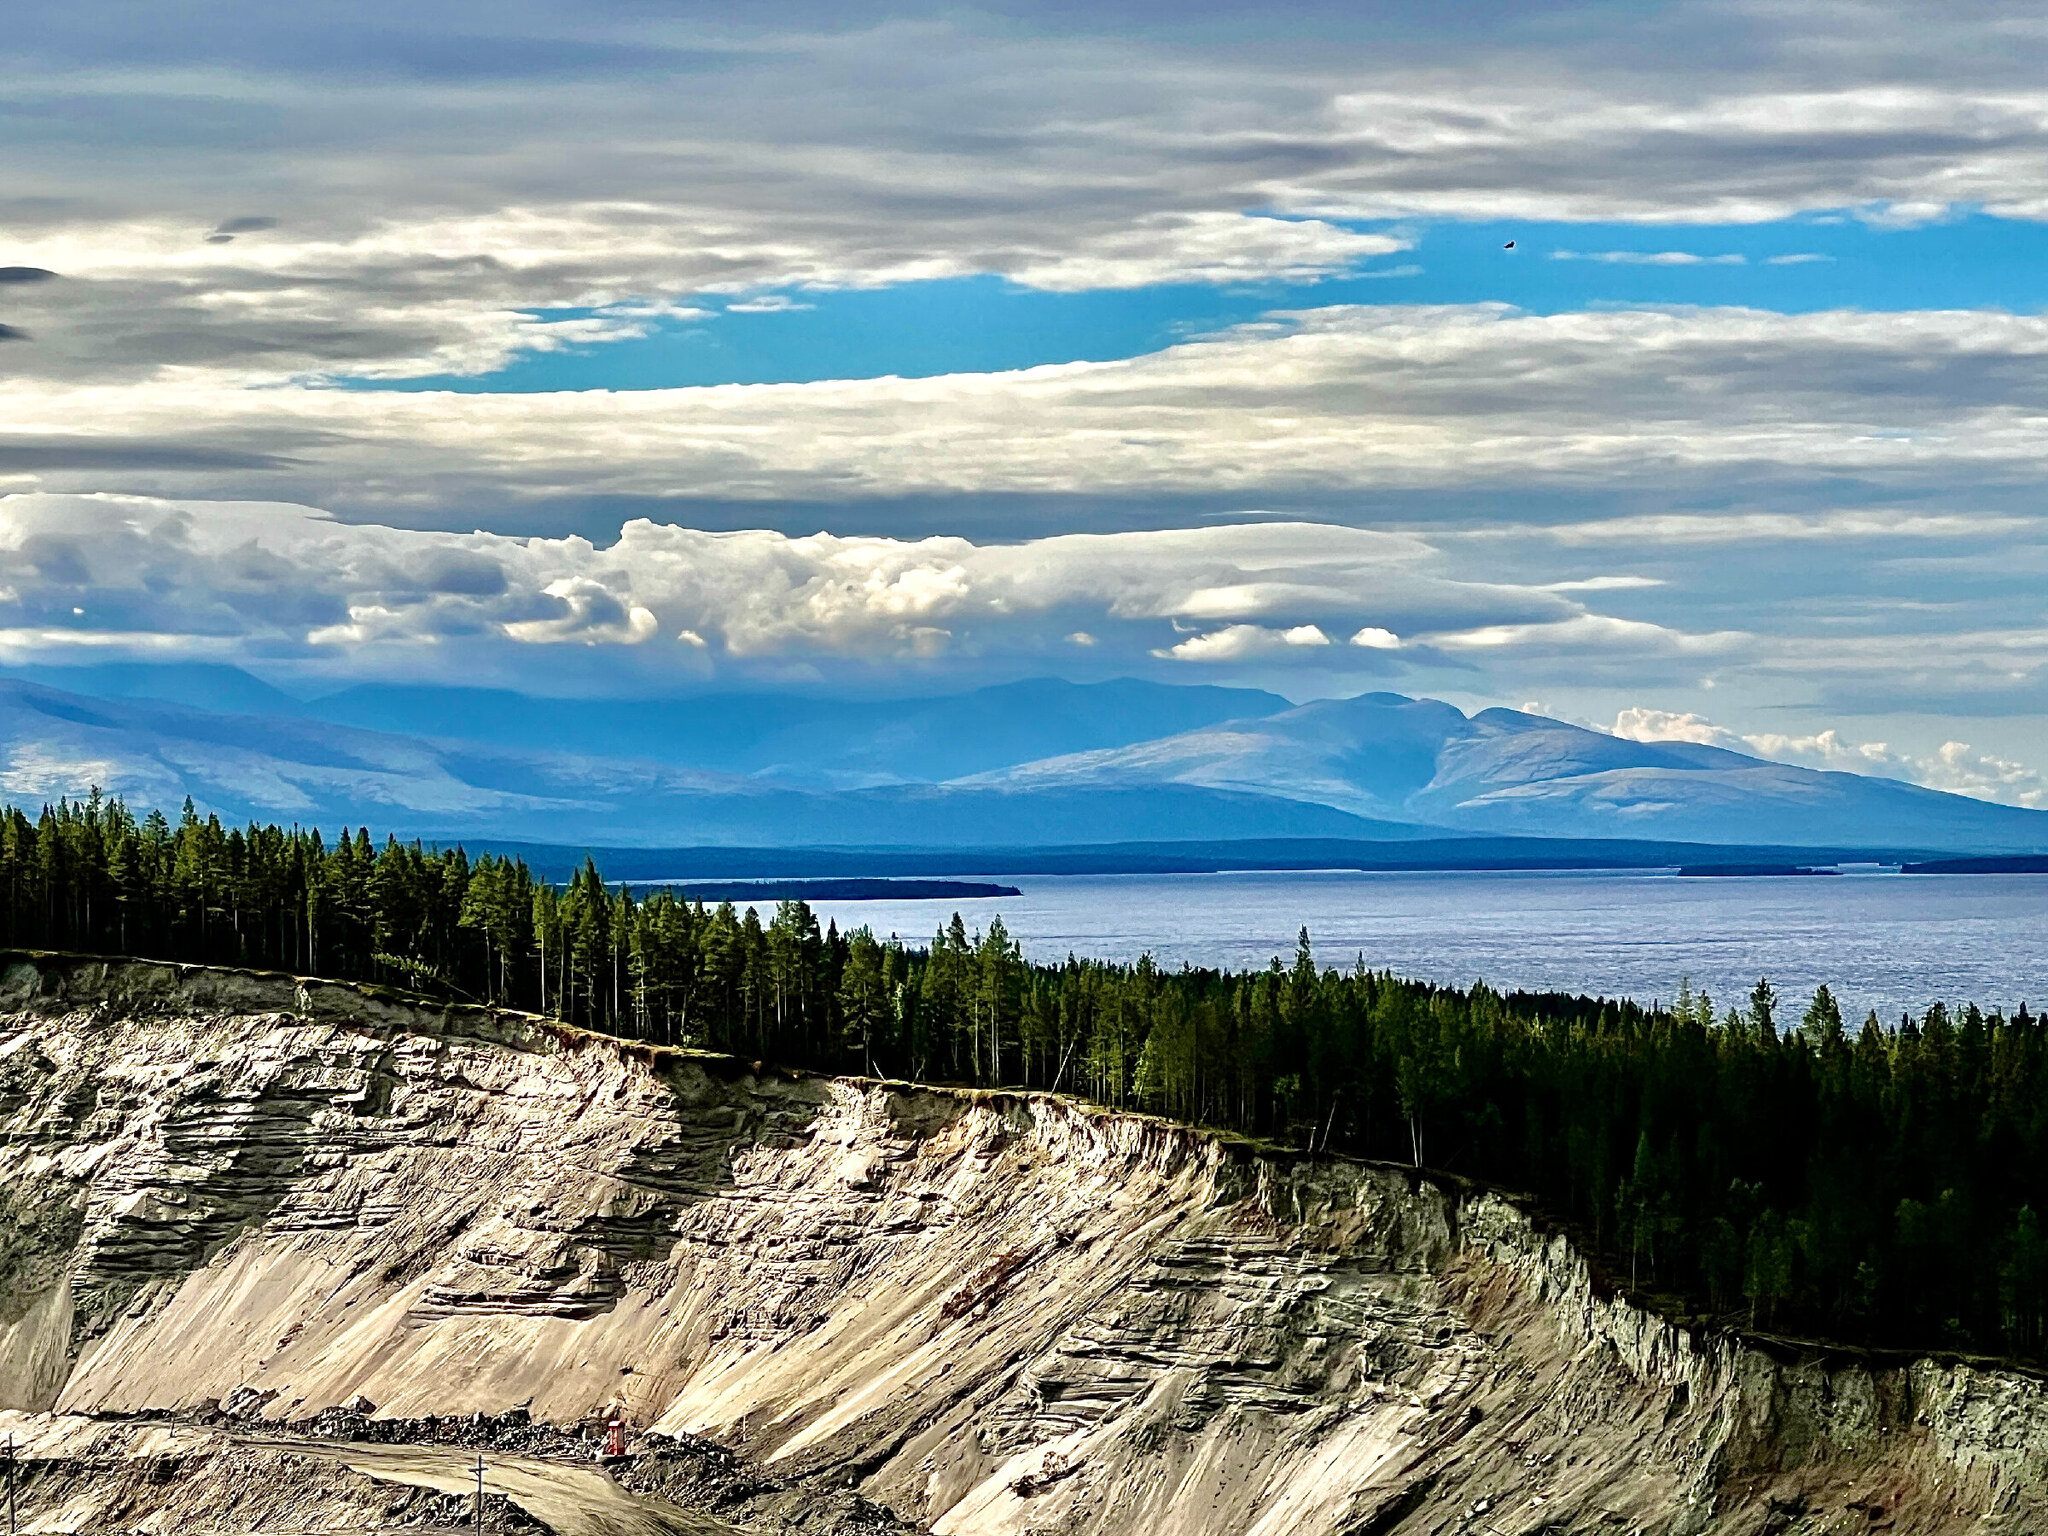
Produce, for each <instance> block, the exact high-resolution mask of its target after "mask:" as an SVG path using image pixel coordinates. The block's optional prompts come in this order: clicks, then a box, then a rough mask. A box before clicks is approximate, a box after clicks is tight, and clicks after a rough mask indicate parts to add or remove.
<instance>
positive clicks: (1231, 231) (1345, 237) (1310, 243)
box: [1009, 213, 1410, 290]
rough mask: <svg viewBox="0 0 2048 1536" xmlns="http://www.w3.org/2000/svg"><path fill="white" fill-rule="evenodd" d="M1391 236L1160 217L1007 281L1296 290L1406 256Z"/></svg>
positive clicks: (1270, 221)
mask: <svg viewBox="0 0 2048 1536" xmlns="http://www.w3.org/2000/svg"><path fill="white" fill-rule="evenodd" d="M1409 244H1410V242H1409V241H1407V240H1404V239H1401V238H1399V237H1397V236H1393V235H1382V234H1366V233H1361V232H1360V231H1358V230H1353V229H1343V228H1340V227H1339V226H1337V225H1335V224H1331V223H1328V222H1326V221H1324V220H1322V219H1275V218H1260V217H1255V216H1250V215H1245V214H1237V213H1189V214H1159V215H1154V216H1152V217H1149V218H1147V219H1144V220H1141V221H1140V222H1139V223H1137V224H1135V225H1132V226H1131V227H1129V228H1127V229H1123V230H1118V231H1115V232H1113V233H1110V234H1106V235H1104V236H1101V237H1099V238H1097V239H1095V240H1094V241H1091V242H1090V243H1089V244H1088V245H1087V246H1085V247H1083V248H1082V249H1079V250H1076V251H1073V252H1070V253H1063V254H1061V255H1059V256H1056V257H1050V258H1039V259H1036V260H1033V261H1028V262H1025V263H1024V264H1022V265H1020V266H1018V267H1017V268H1015V269H1014V270H1012V271H1011V272H1010V273H1009V276H1011V277H1012V278H1014V279H1015V280H1016V281H1018V282H1020V283H1023V284H1025V285H1027V286H1029V287H1032V288H1047V289H1053V290H1078V289H1086V288H1144V287H1150V286H1152V285H1153V284H1156V283H1229V282H1242V281H1245V280H1247V279H1256V278H1283V279H1286V280H1289V281H1293V282H1302V281H1309V280H1313V279H1315V278H1320V277H1332V276H1335V275H1336V274H1338V273H1340V272H1346V271H1349V270H1350V269H1351V268H1352V267H1354V266H1356V265H1357V264H1358V263H1360V262H1362V261H1365V260H1367V259H1369V258H1371V257H1374V256H1388V255H1392V254H1393V253H1394V252H1396V251H1405V250H1407V249H1408V248H1409Z"/></svg>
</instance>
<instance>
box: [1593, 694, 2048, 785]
mask: <svg viewBox="0 0 2048 1536" xmlns="http://www.w3.org/2000/svg"><path fill="white" fill-rule="evenodd" d="M1614 734H1615V735H1617V736H1620V737H1624V738H1626V739H1627V740H1629V741H1689V742H1696V743H1698V744H1700V745H1703V746H1712V747H1726V748H1727V749H1729V750H1730V751H1734V752H1741V753H1745V754H1747V755H1750V756H1754V757H1763V758H1769V759H1771V760H1773V761H1775V762H1782V763H1796V764H1799V765H1800V766H1802V767H1808V768H1827V769H1833V770H1835V771H1838V772H1843V773H1861V774H1876V775H1879V776H1882V777H1884V778H1892V779H1904V780H1905V781H1907V782H1908V783H1911V784H1921V785H1925V786H1926V787H1927V788H1929V789H1940V790H1947V791H1949V792H1951V793H1953V794H1959V795H1969V796H1971V797H1972V798H1974V799H1978V800H1995V801H1998V802H2000V803H2001V804H2005V805H2023V806H2027V807H2030V808H2032V809H2036V810H2038V809H2041V808H2042V807H2044V806H2048V779H2044V778H2043V776H2042V775H2041V774H2040V773H2039V772H2038V771H2037V770H2035V769H2032V768H2029V767H2027V766H2026V765H2025V764H2024V763H2019V762H2015V761H2013V760H2011V759H2009V758H2004V757H1999V756H1997V755H1996V754H1994V753H1990V752H1979V751H1977V750H1976V749H1975V748H1973V747H1971V746H1970V745H1969V744H1968V743H1967V742H1961V741H1948V742H1944V743H1942V745H1941V746H1940V747H1939V748H1937V749H1936V750H1935V751H1933V752H1931V753H1926V754H1924V755H1915V754H1913V753H1910V752H1899V751H1894V750H1893V749H1892V748H1891V747H1890V746H1888V745H1887V744H1886V743H1884V742H1881V741H1866V742H1848V741H1844V740H1843V739H1842V736H1841V734H1840V732H1839V731H1837V730H1834V729H1828V730H1822V731H1815V732H1812V733H1810V734H1807V735H1801V736H1795V735H1786V734H1782V733H1778V732H1769V731H1766V732H1759V733H1757V734H1755V735H1747V736H1745V735H1739V734H1737V733H1736V732H1734V731H1730V730H1727V729H1725V728H1723V727H1721V726H1718V725H1716V724H1714V723H1713V722H1712V721H1711V720H1708V719H1707V718H1705V717H1704V716H1702V715H1696V714H1679V713H1674V712H1672V711H1670V710H1662V709H1648V708H1643V707H1641V706H1631V707H1629V708H1626V709H1623V710H1622V711H1621V712H1620V713H1619V714H1618V715H1616V717H1615V721H1614Z"/></svg>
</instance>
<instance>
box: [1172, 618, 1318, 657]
mask: <svg viewBox="0 0 2048 1536" xmlns="http://www.w3.org/2000/svg"><path fill="white" fill-rule="evenodd" d="M1329 643H1330V637H1329V636H1328V635H1326V634H1324V633H1323V632H1322V630H1320V629H1318V628H1317V627H1316V626H1315V625H1313V624H1297V625H1296V626H1295V627H1294V628H1292V629H1266V628H1264V627H1263V626H1261V625H1258V624H1230V625H1226V626H1225V627H1224V628H1222V629H1213V630H1210V631H1209V632H1208V633H1207V634H1201V635H1192V636H1190V637H1189V638H1188V639H1186V640H1183V641H1181V642H1180V643H1179V644H1178V645H1174V646H1169V647H1167V648H1166V649H1164V650H1158V651H1154V652H1153V653H1152V654H1153V655H1155V656H1165V657H1171V658H1172V659H1173V660H1175V661H1249V660H1253V659H1261V660H1263V659H1267V658H1271V657H1274V656H1285V655H1287V654H1288V653H1289V652H1290V651H1306V650H1317V649H1320V648H1321V647H1323V646H1326V645H1328V644H1329Z"/></svg>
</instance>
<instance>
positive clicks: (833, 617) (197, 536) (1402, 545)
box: [0, 495, 1583, 672]
mask: <svg viewBox="0 0 2048 1536" xmlns="http://www.w3.org/2000/svg"><path fill="white" fill-rule="evenodd" d="M1435 558H1436V557H1435V552H1434V551H1433V549H1432V548H1431V547H1430V546H1429V545H1428V544H1427V543H1425V542H1423V541H1421V540H1419V539H1416V538H1414V537H1412V536H1409V535H1397V534H1386V533H1378V532H1373V531H1370V530H1366V529H1356V528H1343V527H1333V526H1328V525H1320V524H1304V523H1257V524H1240V525H1234V526H1221V527H1209V528H1198V529H1179V530H1161V531H1154V532H1132V533H1118V534H1068V535H1061V536H1056V537H1052V538H1043V539H1035V540H1031V541H1028V542H1026V543H1022V544H991V545H978V544H975V543H973V542H971V541H969V540H967V539H963V538H926V539H914V540H905V539H889V538H875V537H840V536H835V535H832V534H828V533H819V534H812V535H809V536H807V537H802V538H792V537H789V536H787V535H784V534H781V533H774V532H768V531H762V530H754V531H746V532H735V533H712V532H704V531H700V530H696V529H690V528H681V527H676V526H673V525H667V524H657V523H653V522H649V521H645V520H638V521H634V522H630V523H628V524H627V525H626V526H625V528H624V530H623V531H622V532H621V534H620V537H619V539H618V541H617V542H616V543H615V544H613V545H611V546H610V547H609V548H600V547H598V546H597V545H594V544H592V543H591V542H590V541H588V540H586V539H582V538H577V537H568V538H559V539H546V538H509V537H505V536H501V535H496V534H489V533H467V534H456V533H431V532H418V531H409V530H402V529H396V528H390V527H381V526H377V525H367V524H349V523H342V522H338V521H336V520H334V519H333V518H331V517H329V516H327V515H326V514H325V513H322V512H319V511H316V510H314V509H311V508H306V507H300V506H290V505H281V504H207V503H196V502H170V501H160V500H152V499H149V498H142V497H120V496H52V495H24V496H11V497H5V498H0V561H4V562H5V564H6V566H7V568H8V569H9V570H10V572H11V574H12V575H13V577H14V580H13V582H12V591H11V593H10V594H9V596H8V597H7V598H6V600H5V601H4V602H0V649H4V650H5V651H7V652H8V653H9V654H11V655H14V656H16V657H23V656H27V657H33V656H35V655H39V654H50V653H61V652H63V651H65V650H76V649H78V648H80V647H98V648H102V649H111V648H118V647H122V646H125V647H127V648H129V649H133V650H144V649H149V648H154V649H155V650H157V651H159V652H162V651H171V652H179V651H182V652H184V653H186V654H212V655H225V656H228V657H235V656H240V657H242V658H245V659H246V658H248V657H252V656H264V657H269V658H271V659H273V660H276V659H286V658H291V657H299V658H308V657H323V656H324V657H326V658H327V659H328V660H329V661H331V662H333V663H334V664H336V665H343V666H347V665H354V664H356V663H357V662H363V663H364V664H367V665H370V666H376V665H378V664H379V663H378V662H377V660H376V658H378V657H385V658H398V657H403V656H406V655H416V656H420V657H429V658H430V657H431V655H432V653H435V652H442V653H446V655H445V656H444V658H443V659H442V660H439V661H431V660H428V661H415V662H413V663H410V664H413V665H432V666H434V667H436V668H438V669H439V670H441V671H444V672H445V671H452V670H458V669H459V668H460V667H461V665H462V664H463V663H462V661H461V657H462V656H464V655H474V654H476V653H478V652H479V651H483V652H492V651H495V653H497V654H498V655H500V656H501V657H502V656H503V655H504V654H505V653H506V650H507V648H508V647H516V648H522V649H524V648H533V647H563V646H580V647H597V648H601V649H605V650H607V651H611V652H625V651H632V652H640V653H646V654H647V655H648V656H649V657H650V658H651V660H650V661H649V662H648V664H649V665H664V664H668V663H665V662H663V661H662V658H663V657H667V658H670V659H671V660H676V659H678V658H679V664H681V665H683V666H684V667H685V668H686V670H688V669H696V668H699V667H701V665H703V663H704V660H705V659H706V658H710V657H715V658H717V659H718V660H720V661H721V662H723V663H734V662H739V663H746V662H768V661H777V660H798V661H801V660H817V659H833V658H837V659H842V660H847V659H851V660H864V661H886V660H905V659H907V660H916V659H919V658H927V659H929V658H933V657H937V656H941V655H944V654H947V653H948V652H950V651H952V650H953V649H955V648H956V646H958V647H965V648H966V650H967V651H968V652H969V653H971V654H973V655H975V656H983V657H985V656H988V655H991V654H997V655H1000V654H1003V653H1005V652H1010V653H1015V654H1020V655H1021V654H1036V653H1038V651H1039V650H1040V649H1041V648H1042V647H1043V646H1045V645H1050V644H1055V643H1063V644H1067V645H1071V646H1075V647H1079V648H1085V649H1103V650H1116V649H1119V648H1120V649H1121V652H1122V653H1123V654H1126V655H1132V656H1143V655H1145V654H1147V652H1148V651H1151V652H1152V653H1153V654H1159V655H1164V656H1168V657H1171V658H1172V659H1175V660H1202V661H1236V660H1242V659H1247V658H1250V657H1253V656H1256V655H1260V654H1272V655H1283V654H1302V653H1307V652H1310V651H1314V650H1319V649H1324V648H1328V647H1330V646H1331V645H1332V643H1333V642H1332V641H1331V639H1330V637H1329V633H1328V631H1327V630H1326V629H1325V628H1324V626H1325V625H1326V624H1327V625H1334V624H1336V623H1339V622H1345V624H1346V629H1347V630H1349V629H1352V628H1354V627H1356V626H1357V625H1358V624H1359V621H1360V619H1362V618H1364V617H1367V616H1370V617H1374V618H1379V619H1383V620H1386V621H1389V622H1392V623H1394V624H1398V625H1399V626H1401V628H1402V629H1403V630H1413V631H1416V632H1420V633H1428V632H1432V631H1437V630H1442V629H1446V628H1453V627H1460V626H1469V625H1470V624H1471V623H1472V622H1474V621H1475V620H1480V619H1484V618H1487V617H1493V618H1499V619H1502V620H1521V621H1526V620H1529V619H1538V618H1541V619H1557V620H1569V619H1570V618H1571V617H1572V616H1574V615H1583V610H1582V609H1581V608H1579V607H1578V605H1577V604H1575V603H1574V602H1572V601H1571V600H1570V599H1567V598H1564V597H1561V596H1559V595H1557V594H1554V593H1547V592H1543V591H1540V590H1536V589H1524V588H1519V587H1514V586H1509V585H1500V584H1489V583H1474V582H1461V581H1455V580H1451V579H1448V578H1446V577H1444V576H1442V575H1440V574H1437V573H1436V572H1435V571H1434V570H1433V569H1432V565H1433V562H1434V561H1435ZM1231 578H1236V580H1235V582H1234V583H1232V582H1231V580H1230V579H1231ZM1226 583H1229V584H1226ZM81 591H90V592H91V593H92V594H93V603H92V612H91V616H90V618H89V619H87V620H85V621H83V622H72V620H73V618H74V615H73V614H72V612H71V610H72V609H73V607H74V606H75V604H74V602H73V599H74V597H75V595H76V594H78V593H79V592H81ZM1219 617H1228V618H1240V619H1243V620H1245V621H1243V622H1237V623H1231V624H1226V625H1223V626H1221V627H1217V628H1209V627H1208V626H1209V625H1210V624H1211V623H1213V622H1214V621H1215V620H1216V619H1217V618H1219ZM1077 619H1080V620H1082V621H1083V625H1084V627H1078V628H1077V627H1076V624H1075V621H1076V620H1077ZM1253 621H1258V622H1253ZM88 624H89V625H90V627H89V628H88V627H87V625H88ZM1176 630H1178V631H1180V632H1183V633H1189V632H1191V631H1198V632H1193V633H1190V638H1188V639H1185V640H1183V641H1181V642H1179V643H1178V644H1172V645H1170V646H1165V647H1163V648H1161V649H1157V650H1154V649H1153V648H1155V647H1162V643H1163V642H1165V641H1166V640H1167V638H1168V636H1169V635H1170V634H1171V633H1172V632H1174V631H1176ZM664 637H672V638H666V639H665V638H664ZM1354 643H1355V644H1362V645H1391V644H1398V642H1397V641H1395V639H1394V631H1392V630H1389V629H1384V628H1379V627H1377V626H1368V627H1366V628H1364V629H1361V630H1358V633H1357V636H1356V637H1355V638H1354ZM383 664H384V665H387V666H389V665H396V664H397V663H396V662H395V661H394V660H387V661H386V662H385V663H383Z"/></svg>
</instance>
